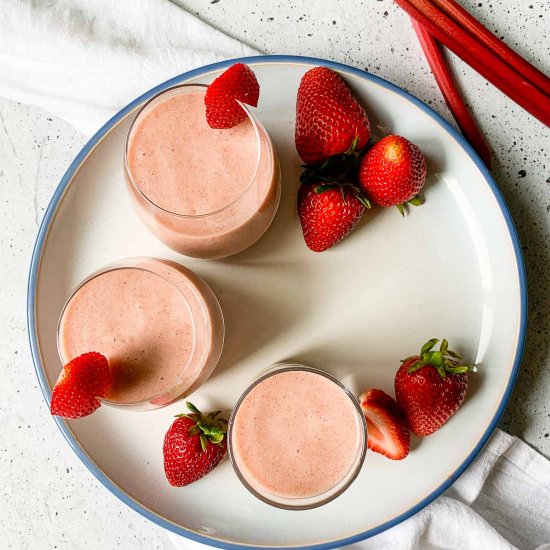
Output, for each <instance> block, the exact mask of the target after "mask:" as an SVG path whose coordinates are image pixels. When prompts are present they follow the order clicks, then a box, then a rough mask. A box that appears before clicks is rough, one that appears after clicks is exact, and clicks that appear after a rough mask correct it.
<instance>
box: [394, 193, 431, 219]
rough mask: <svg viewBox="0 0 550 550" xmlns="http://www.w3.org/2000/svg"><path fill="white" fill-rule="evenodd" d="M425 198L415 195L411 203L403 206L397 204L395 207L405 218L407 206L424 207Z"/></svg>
mask: <svg viewBox="0 0 550 550" xmlns="http://www.w3.org/2000/svg"><path fill="white" fill-rule="evenodd" d="M424 202H425V201H424V197H423V196H422V195H420V194H418V195H415V196H414V197H413V198H412V199H411V200H410V201H407V202H406V203H403V204H396V205H395V207H396V208H397V210H399V213H400V214H401V216H403V217H405V205H407V204H412V205H413V206H422V205H423V204H424Z"/></svg>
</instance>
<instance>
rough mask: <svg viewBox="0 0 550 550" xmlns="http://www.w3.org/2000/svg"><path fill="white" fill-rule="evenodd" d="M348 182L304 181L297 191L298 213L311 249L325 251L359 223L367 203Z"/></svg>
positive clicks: (305, 238)
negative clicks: (339, 183) (342, 183)
mask: <svg viewBox="0 0 550 550" xmlns="http://www.w3.org/2000/svg"><path fill="white" fill-rule="evenodd" d="M356 192H357V190H356V189H355V188H354V187H352V186H347V185H337V184H335V185H332V184H328V185H327V184H323V182H313V183H305V184H302V185H301V186H300V190H299V191H298V216H299V218H300V223H301V224H302V232H303V234H304V240H305V241H306V245H307V246H308V248H309V249H310V250H313V251H314V252H322V251H323V250H326V249H327V248H330V247H331V246H334V245H335V244H336V243H338V242H340V241H341V240H342V239H343V238H344V237H346V236H347V235H348V234H349V233H350V232H351V231H352V229H353V228H354V227H355V225H357V222H358V221H359V220H360V219H361V216H362V215H363V212H364V211H365V205H364V203H363V202H362V200H361V198H360V195H359V196H358V195H356Z"/></svg>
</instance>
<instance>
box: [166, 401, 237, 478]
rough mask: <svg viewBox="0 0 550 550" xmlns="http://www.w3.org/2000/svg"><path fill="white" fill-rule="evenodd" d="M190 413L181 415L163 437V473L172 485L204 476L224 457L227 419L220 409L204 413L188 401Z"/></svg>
mask: <svg viewBox="0 0 550 550" xmlns="http://www.w3.org/2000/svg"><path fill="white" fill-rule="evenodd" d="M186 405H187V408H188V409H189V410H190V411H191V413H190V414H179V415H177V419H176V420H174V422H173V424H172V425H171V426H170V429H169V430H168V431H167V432H166V435H165V437H164V446H163V449H162V450H163V454H164V472H165V474H166V479H167V480H168V482H169V483H170V485H174V486H175V487H183V486H184V485H189V483H193V481H197V479H200V478H201V477H204V476H205V475H206V474H207V473H208V472H210V471H211V470H213V469H214V468H215V467H216V466H217V465H218V464H219V463H220V462H221V460H222V459H223V457H224V456H225V450H226V447H227V442H226V438H225V434H226V432H227V421H226V420H224V419H223V418H219V417H218V415H219V414H220V413H221V411H215V412H211V413H208V414H203V413H201V412H200V411H199V410H198V409H197V408H196V407H195V406H194V405H193V404H192V403H189V402H187V403H186Z"/></svg>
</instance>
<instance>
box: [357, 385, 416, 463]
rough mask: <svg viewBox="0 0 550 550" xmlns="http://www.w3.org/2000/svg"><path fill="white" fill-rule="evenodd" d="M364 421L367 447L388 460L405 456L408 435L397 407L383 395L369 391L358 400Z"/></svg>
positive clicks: (403, 417)
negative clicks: (365, 422) (365, 421)
mask: <svg viewBox="0 0 550 550" xmlns="http://www.w3.org/2000/svg"><path fill="white" fill-rule="evenodd" d="M359 401H360V403H361V408H362V409H363V413H364V414H365V418H366V420H367V433H368V447H369V449H370V450H371V451H374V452H375V453H380V454H383V455H384V456H387V457H388V458H391V459H392V460H402V459H403V458H405V457H406V456H407V455H408V454H409V449H410V446H411V434H410V433H409V428H408V426H407V421H406V419H405V415H404V413H403V411H402V410H401V408H400V407H399V405H398V404H397V403H396V402H395V401H394V400H393V399H392V398H391V397H390V396H389V395H388V394H387V393H385V392H383V391H382V390H378V389H375V388H373V389H370V390H367V391H366V392H365V393H363V394H362V395H361V397H360V398H359Z"/></svg>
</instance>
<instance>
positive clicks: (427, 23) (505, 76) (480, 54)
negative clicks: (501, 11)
mask: <svg viewBox="0 0 550 550" xmlns="http://www.w3.org/2000/svg"><path fill="white" fill-rule="evenodd" d="M394 1H395V2H396V4H398V5H399V6H400V7H401V8H403V9H404V10H405V11H406V12H407V13H408V14H409V15H410V16H411V17H413V18H414V19H416V20H417V21H418V22H419V23H421V24H422V25H423V26H424V27H425V28H426V29H427V30H428V32H429V33H430V34H431V35H432V36H433V37H434V38H436V39H437V40H438V41H439V42H441V43H442V44H443V45H444V46H446V47H447V48H449V49H450V50H451V51H452V52H454V53H455V54H456V55H458V56H459V57H461V58H462V59H463V60H464V61H465V62H466V63H468V64H469V65H470V66H471V67H472V68H473V69H475V70H476V71H477V72H478V73H479V74H480V75H482V76H483V77H484V78H486V79H487V80H488V81H489V82H492V83H493V84H494V85H495V86H496V87H497V88H499V89H500V90H501V91H502V92H503V93H505V94H506V95H507V96H508V97H509V98H510V99H512V100H513V101H515V102H516V103H517V104H518V105H520V106H521V107H523V108H524V109H525V110H526V111H528V112H529V113H531V114H532V115H533V116H534V117H536V118H538V119H539V120H540V121H541V122H542V123H544V124H546V126H550V97H549V96H547V95H545V94H544V93H542V92H541V91H540V90H539V89H538V88H536V87H535V86H533V85H532V84H531V83H530V82H529V81H527V80H526V79H525V78H524V77H523V76H521V75H520V74H518V73H517V72H516V71H515V70H514V69H512V68H511V67H510V66H509V65H508V64H507V63H505V62H504V61H502V59H500V57H498V56H497V55H495V54H494V53H493V52H492V51H491V50H490V49H489V48H487V47H486V46H484V45H483V44H482V43H480V42H478V41H477V40H476V39H475V38H474V37H473V36H472V35H471V34H469V33H468V32H466V31H465V30H464V29H462V27H460V26H458V25H457V24H456V23H455V22H454V21H453V20H452V19H451V18H450V17H449V16H447V15H446V14H445V13H444V12H442V11H440V10H439V8H437V6H435V5H434V4H432V3H431V2H430V1H429V0H394Z"/></svg>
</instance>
